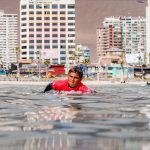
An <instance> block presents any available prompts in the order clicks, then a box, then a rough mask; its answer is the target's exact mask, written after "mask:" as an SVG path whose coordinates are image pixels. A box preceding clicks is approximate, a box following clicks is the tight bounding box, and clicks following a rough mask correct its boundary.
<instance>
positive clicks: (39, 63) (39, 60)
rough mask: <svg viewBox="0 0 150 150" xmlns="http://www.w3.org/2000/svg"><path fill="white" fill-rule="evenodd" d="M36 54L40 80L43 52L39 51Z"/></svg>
mask: <svg viewBox="0 0 150 150" xmlns="http://www.w3.org/2000/svg"><path fill="white" fill-rule="evenodd" d="M35 54H36V55H37V56H38V70H39V71H38V72H39V79H40V78H41V52H40V51H37V52H35Z"/></svg>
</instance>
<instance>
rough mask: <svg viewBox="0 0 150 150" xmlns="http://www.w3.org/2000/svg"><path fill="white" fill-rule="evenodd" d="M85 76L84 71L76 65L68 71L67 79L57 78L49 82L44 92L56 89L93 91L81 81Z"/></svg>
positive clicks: (82, 91)
mask: <svg viewBox="0 0 150 150" xmlns="http://www.w3.org/2000/svg"><path fill="white" fill-rule="evenodd" d="M82 78H83V72H82V70H81V69H80V68H79V67H77V66H75V67H73V68H71V69H70V70H69V72H68V75H67V79H66V80H56V81H53V82H52V83H49V84H48V85H47V86H46V88H45V90H44V93H45V92H47V91H50V90H56V91H59V92H61V91H65V92H71V91H74V92H81V93H92V92H94V90H92V89H89V88H88V87H87V86H86V85H84V84H83V83H82V82H81V81H82Z"/></svg>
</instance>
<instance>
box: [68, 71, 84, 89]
mask: <svg viewBox="0 0 150 150" xmlns="http://www.w3.org/2000/svg"><path fill="white" fill-rule="evenodd" d="M81 80H82V79H81V78H80V77H79V75H78V73H74V72H71V73H69V74H68V83H69V86H71V87H76V86H77V85H78V84H79V83H80V82H81Z"/></svg>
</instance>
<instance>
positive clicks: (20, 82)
mask: <svg viewBox="0 0 150 150" xmlns="http://www.w3.org/2000/svg"><path fill="white" fill-rule="evenodd" d="M50 82H51V81H0V84H1V85H2V84H9V85H10V84H13V85H14V84H16V85H19V84H20V85H23V84H24V85H47V84H48V83H50ZM83 83H84V84H86V85H146V81H128V82H126V83H120V81H97V80H92V81H83Z"/></svg>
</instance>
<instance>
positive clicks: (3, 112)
mask: <svg viewBox="0 0 150 150" xmlns="http://www.w3.org/2000/svg"><path fill="white" fill-rule="evenodd" d="M45 86H46V85H27V84H26V85H21V84H17V85H14V84H8V85H6V84H1V85H0V150H7V149H9V150H53V149H55V150H60V149H61V150H62V149H64V150H150V86H146V85H145V86H144V85H140V84H139V85H138V84H137V85H127V84H120V85H93V86H90V87H91V88H94V89H95V90H96V91H97V93H95V94H89V95H66V94H59V93H56V92H54V91H51V92H49V93H43V92H42V91H43V90H44V87H45Z"/></svg>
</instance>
